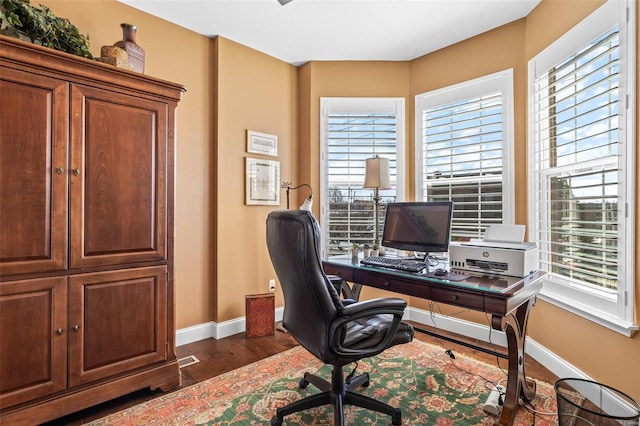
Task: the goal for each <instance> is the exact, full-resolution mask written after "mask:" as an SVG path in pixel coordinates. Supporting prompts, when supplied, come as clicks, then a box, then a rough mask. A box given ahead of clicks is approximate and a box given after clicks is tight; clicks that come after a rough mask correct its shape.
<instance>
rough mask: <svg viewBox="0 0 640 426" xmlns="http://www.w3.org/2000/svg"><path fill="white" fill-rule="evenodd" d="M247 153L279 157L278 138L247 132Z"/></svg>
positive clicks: (251, 131)
mask: <svg viewBox="0 0 640 426" xmlns="http://www.w3.org/2000/svg"><path fill="white" fill-rule="evenodd" d="M247 152H250V153H252V154H263V155H270V156H272V157H277V156H278V136H276V135H270V134H268V133H260V132H255V131H253V130H247Z"/></svg>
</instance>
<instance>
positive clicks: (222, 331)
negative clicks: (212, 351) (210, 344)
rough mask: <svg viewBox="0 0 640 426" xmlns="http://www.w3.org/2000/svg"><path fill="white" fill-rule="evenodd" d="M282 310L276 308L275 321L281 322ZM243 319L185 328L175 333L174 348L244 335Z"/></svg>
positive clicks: (244, 323) (244, 324) (212, 322)
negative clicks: (202, 341) (205, 340)
mask: <svg viewBox="0 0 640 426" xmlns="http://www.w3.org/2000/svg"><path fill="white" fill-rule="evenodd" d="M283 313H284V308H282V307H280V308H276V311H275V321H276V322H277V321H282V314H283ZM246 325H247V322H246V319H245V317H241V318H235V319H232V320H229V321H224V322H221V323H216V322H214V321H211V322H207V323H204V324H198V325H194V326H191V327H187V328H181V329H179V330H177V331H176V346H182V345H186V344H189V343H193V342H197V341H199V340H204V339H210V338H214V339H222V338H225V337H229V336H232V335H234V334H238V333H244V331H245V330H246Z"/></svg>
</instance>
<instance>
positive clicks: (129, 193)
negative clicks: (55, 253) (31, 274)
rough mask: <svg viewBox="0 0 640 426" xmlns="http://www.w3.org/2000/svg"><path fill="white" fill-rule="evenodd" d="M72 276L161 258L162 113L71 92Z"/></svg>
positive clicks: (122, 98)
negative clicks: (77, 270)
mask: <svg viewBox="0 0 640 426" xmlns="http://www.w3.org/2000/svg"><path fill="white" fill-rule="evenodd" d="M71 111H72V118H71V163H70V164H71V166H70V167H71V169H72V173H71V176H70V179H71V246H70V264H71V267H72V268H80V267H95V266H105V265H116V264H126V263H135V262H146V261H158V260H165V259H166V258H167V241H166V239H167V144H168V136H167V117H168V105H167V104H166V103H164V102H159V101H153V100H149V99H144V98H138V97H135V96H129V95H124V94H121V93H117V92H112V91H107V90H101V89H97V88H92V87H84V86H72V88H71Z"/></svg>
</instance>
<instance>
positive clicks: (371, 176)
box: [363, 155, 391, 189]
mask: <svg viewBox="0 0 640 426" xmlns="http://www.w3.org/2000/svg"><path fill="white" fill-rule="evenodd" d="M363 188H365V189H376V188H377V189H391V178H390V177H389V159H388V158H380V157H378V156H377V155H376V156H375V157H373V158H367V160H366V163H365V177H364V186H363Z"/></svg>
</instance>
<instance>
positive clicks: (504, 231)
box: [484, 224, 526, 243]
mask: <svg viewBox="0 0 640 426" xmlns="http://www.w3.org/2000/svg"><path fill="white" fill-rule="evenodd" d="M525 228H526V227H525V225H502V224H501V225H491V226H489V227H488V228H487V230H486V231H484V241H495V242H500V243H522V242H523V241H524V231H525Z"/></svg>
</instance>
